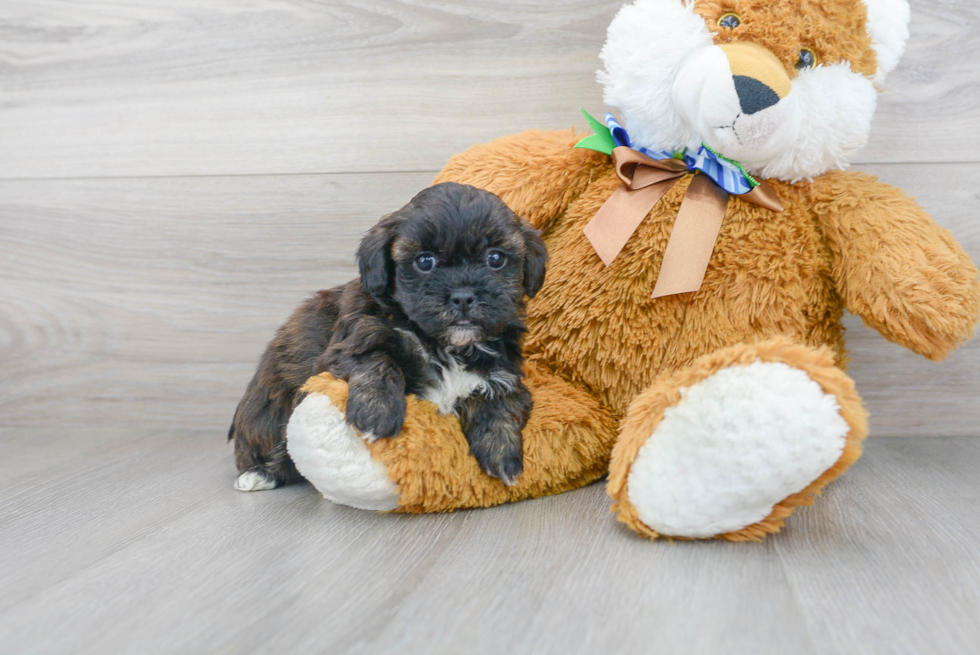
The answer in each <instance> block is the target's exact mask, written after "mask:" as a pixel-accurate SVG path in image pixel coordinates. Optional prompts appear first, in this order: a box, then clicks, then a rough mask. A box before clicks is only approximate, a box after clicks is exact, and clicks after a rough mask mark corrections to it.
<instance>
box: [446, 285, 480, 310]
mask: <svg viewBox="0 0 980 655" xmlns="http://www.w3.org/2000/svg"><path fill="white" fill-rule="evenodd" d="M475 301H476V293H474V291H473V288H472V287H461V288H459V289H456V290H455V291H453V292H452V293H451V294H449V302H451V303H452V304H453V307H455V308H456V309H458V310H459V311H461V312H467V311H469V310H470V308H471V307H472V306H473V303H474V302H475Z"/></svg>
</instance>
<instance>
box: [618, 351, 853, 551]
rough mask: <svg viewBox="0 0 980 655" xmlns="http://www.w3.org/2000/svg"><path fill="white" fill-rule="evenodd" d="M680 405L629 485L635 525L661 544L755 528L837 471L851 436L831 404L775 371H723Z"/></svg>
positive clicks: (800, 378)
mask: <svg viewBox="0 0 980 655" xmlns="http://www.w3.org/2000/svg"><path fill="white" fill-rule="evenodd" d="M682 396H683V398H682V400H681V401H680V402H679V403H678V404H677V405H675V406H674V407H670V408H668V409H667V410H666V412H665V413H664V419H663V421H661V423H660V425H659V426H657V429H656V430H654V432H653V434H652V435H651V436H650V438H649V439H648V440H647V441H646V443H645V444H644V445H643V446H642V447H641V448H640V450H639V453H638V454H637V457H636V459H635V460H634V462H633V465H632V468H631V470H630V474H629V478H628V489H629V499H630V502H632V503H633V505H634V506H635V507H636V508H637V512H638V515H639V518H640V520H641V521H643V523H645V524H646V525H647V526H649V527H650V528H652V529H654V530H656V531H657V532H660V533H661V534H665V535H671V536H678V537H681V536H683V537H712V536H715V535H718V534H722V533H725V532H731V531H733V530H740V529H741V528H744V527H746V526H749V525H752V524H753V523H757V522H759V521H761V520H762V519H764V518H765V517H766V516H768V515H769V514H770V513H771V512H772V509H773V507H774V506H775V505H776V504H777V503H779V502H780V501H782V500H784V499H786V498H787V497H789V496H790V495H792V494H794V493H797V492H799V491H801V490H803V489H804V488H806V486H807V485H809V484H810V483H811V482H813V481H814V480H816V479H817V478H818V477H820V475H822V474H823V473H824V472H825V471H826V470H827V469H828V468H830V467H831V466H833V465H834V463H836V462H837V460H838V459H839V458H840V456H841V453H842V452H843V449H844V445H845V438H846V436H847V433H848V432H849V430H850V428H849V427H848V425H847V422H846V421H844V419H843V418H842V417H841V415H840V406H839V405H838V403H837V399H836V398H835V397H834V396H833V395H830V394H827V393H825V392H824V391H823V389H822V388H821V387H820V385H818V384H817V383H816V382H814V381H813V380H812V379H811V378H810V377H809V376H808V375H807V374H806V373H804V372H803V371H801V370H799V369H796V368H793V367H791V366H788V365H786V364H782V363H778V362H754V363H752V364H750V365H748V366H732V367H729V368H726V369H723V370H721V371H719V372H717V373H715V374H714V375H712V376H711V377H709V378H707V379H706V380H703V381H702V382H700V383H698V384H696V385H694V386H692V387H690V388H688V389H684V390H683V391H682Z"/></svg>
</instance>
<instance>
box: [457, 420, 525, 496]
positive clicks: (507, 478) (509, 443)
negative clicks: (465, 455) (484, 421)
mask: <svg viewBox="0 0 980 655" xmlns="http://www.w3.org/2000/svg"><path fill="white" fill-rule="evenodd" d="M470 452H471V453H473V456H474V457H476V461H477V463H478V464H479V465H480V468H482V469H483V470H484V471H485V472H486V474H487V475H489V476H490V477H492V478H498V479H500V481H501V482H503V483H504V484H506V485H507V486H511V485H513V484H516V483H517V478H519V477H520V476H521V473H523V472H524V453H523V449H522V447H521V436H520V433H518V434H517V435H516V436H515V435H513V434H496V435H495V434H493V433H492V432H490V433H487V434H485V435H483V438H482V439H478V440H474V441H471V442H470Z"/></svg>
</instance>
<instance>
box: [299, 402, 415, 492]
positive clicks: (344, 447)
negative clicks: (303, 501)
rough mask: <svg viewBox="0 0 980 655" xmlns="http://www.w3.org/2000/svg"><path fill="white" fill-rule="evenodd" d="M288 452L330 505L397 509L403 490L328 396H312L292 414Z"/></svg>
mask: <svg viewBox="0 0 980 655" xmlns="http://www.w3.org/2000/svg"><path fill="white" fill-rule="evenodd" d="M286 448H287V450H288V452H289V456H290V457H291V458H292V460H293V463H294V464H295V465H296V469H297V470H298V471H299V472H300V474H301V475H302V476H303V477H304V478H306V479H307V480H309V481H310V482H311V483H312V484H313V486H314V487H316V488H317V490H318V491H319V492H320V493H322V494H323V497H324V498H326V499H327V500H332V501H333V502H335V503H340V504H341V505H349V506H351V507H356V508H358V509H371V510H391V509H395V508H396V507H398V487H397V486H396V485H395V483H394V482H392V481H391V480H390V479H389V478H388V473H387V470H386V468H385V466H384V465H383V464H382V463H381V462H379V461H377V460H375V459H374V458H372V457H371V453H370V452H369V451H368V448H367V445H365V443H364V440H363V439H362V438H361V437H360V435H358V434H357V431H356V430H355V429H354V428H353V427H351V426H350V425H349V424H348V423H347V421H346V420H345V418H344V412H343V411H341V409H340V408H338V407H337V406H336V405H334V403H333V401H332V400H330V398H329V397H327V396H326V395H324V394H320V393H311V394H309V395H308V396H307V397H306V398H304V399H303V401H302V402H301V403H300V404H299V405H298V406H297V407H296V409H295V410H293V414H292V416H290V418H289V425H288V426H287V428H286Z"/></svg>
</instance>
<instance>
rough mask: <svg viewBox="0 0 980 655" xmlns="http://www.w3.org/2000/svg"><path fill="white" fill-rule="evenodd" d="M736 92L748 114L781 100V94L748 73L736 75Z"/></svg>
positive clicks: (744, 110)
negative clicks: (747, 74) (777, 93)
mask: <svg viewBox="0 0 980 655" xmlns="http://www.w3.org/2000/svg"><path fill="white" fill-rule="evenodd" d="M734 79H735V93H737V94H738V103H739V104H740V105H741V106H742V111H743V112H745V113H746V114H754V113H755V112H757V111H762V110H763V109H766V108H768V107H772V106H773V105H774V104H776V103H777V102H779V96H778V95H776V92H775V91H773V90H772V89H770V88H769V87H768V86H766V85H765V84H763V83H762V82H760V81H759V80H757V79H755V78H754V77H748V76H746V75H736V76H735V78H734Z"/></svg>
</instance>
